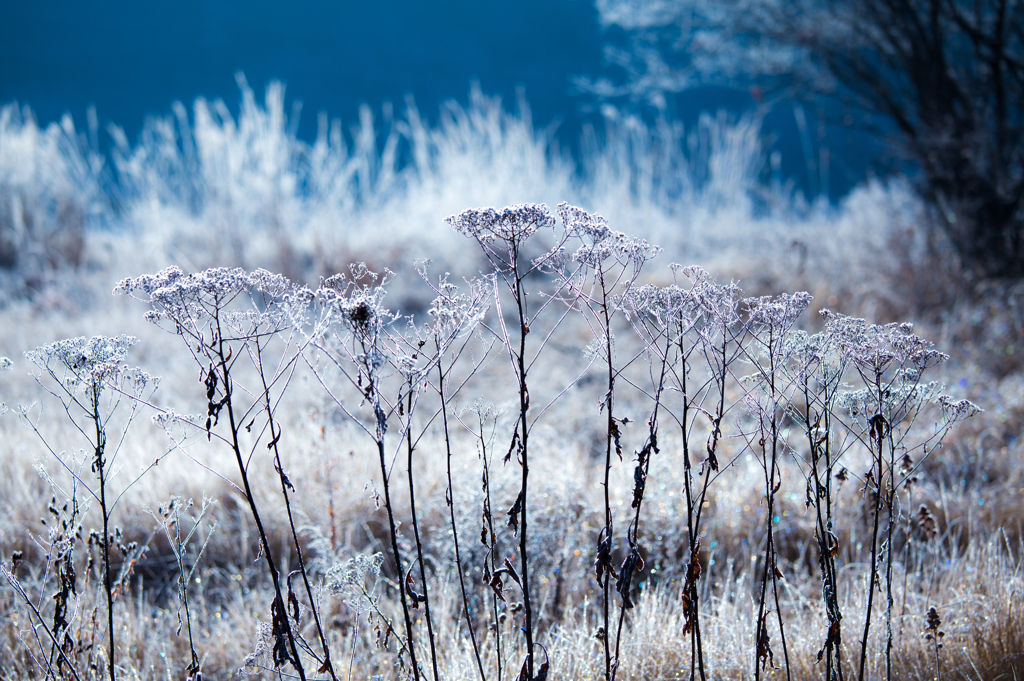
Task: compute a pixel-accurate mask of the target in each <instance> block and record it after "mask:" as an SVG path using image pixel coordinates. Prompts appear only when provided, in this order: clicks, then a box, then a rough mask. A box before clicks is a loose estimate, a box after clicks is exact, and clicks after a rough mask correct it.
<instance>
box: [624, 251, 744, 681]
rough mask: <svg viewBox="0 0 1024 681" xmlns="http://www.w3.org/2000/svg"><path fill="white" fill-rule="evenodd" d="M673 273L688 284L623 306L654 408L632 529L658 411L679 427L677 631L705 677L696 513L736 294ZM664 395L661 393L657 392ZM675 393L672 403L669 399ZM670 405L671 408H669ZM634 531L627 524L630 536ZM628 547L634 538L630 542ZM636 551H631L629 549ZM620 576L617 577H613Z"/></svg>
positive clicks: (719, 405) (638, 473)
mask: <svg viewBox="0 0 1024 681" xmlns="http://www.w3.org/2000/svg"><path fill="white" fill-rule="evenodd" d="M672 269H673V272H674V274H676V275H678V274H679V272H680V270H681V271H682V274H683V275H684V276H685V277H686V278H687V279H689V280H690V284H689V286H688V287H687V286H686V285H685V284H683V285H680V284H678V283H677V284H673V285H670V286H666V287H659V286H655V285H646V286H642V287H639V288H635V289H633V290H631V291H629V292H628V293H627V295H626V296H625V297H624V299H623V304H624V305H625V306H626V309H627V310H628V311H629V313H630V318H631V321H632V324H633V328H634V329H635V331H636V332H637V333H638V335H639V336H640V337H641V339H642V340H643V343H644V347H645V352H646V353H647V355H648V356H649V357H650V358H651V360H652V365H651V393H652V394H651V398H652V400H653V401H654V408H653V411H652V414H651V416H650V418H649V419H648V423H649V428H650V434H649V436H648V442H647V443H646V444H645V445H644V448H643V449H641V450H640V451H639V452H638V466H637V468H636V470H635V472H634V489H633V499H634V501H633V505H634V508H636V509H637V510H636V514H635V517H634V525H638V523H639V518H640V514H639V507H640V502H641V501H642V499H643V493H644V490H645V488H646V486H647V471H648V467H649V464H650V455H651V454H652V453H654V452H657V451H658V446H657V435H658V422H659V412H663V413H665V414H666V415H667V416H668V417H669V418H670V419H671V420H672V421H674V422H675V424H676V425H677V427H678V428H679V432H680V435H681V439H682V455H683V492H684V498H685V502H686V531H687V547H686V552H685V555H686V556H687V563H686V569H685V577H684V583H683V588H682V601H683V607H684V613H685V624H684V629H685V632H684V633H686V634H687V635H688V636H689V638H690V667H691V668H690V674H691V677H694V676H695V675H696V674H699V675H700V678H701V679H704V678H706V673H707V672H706V669H705V662H704V651H703V641H702V637H701V629H700V626H701V625H700V617H699V613H700V603H699V596H698V594H699V588H698V587H699V580H700V578H701V572H702V568H701V564H700V560H699V554H700V550H701V540H702V534H701V532H702V526H701V521H702V517H703V510H704V507H705V500H706V498H707V495H708V490H709V487H710V484H711V482H712V480H713V478H714V476H716V475H718V474H719V473H720V472H721V471H722V470H724V468H727V467H728V466H729V462H726V464H725V465H724V466H722V465H721V464H720V463H719V460H718V450H719V446H720V443H721V441H722V439H723V434H722V433H723V431H722V426H723V419H724V418H725V416H726V414H727V413H728V411H729V410H730V409H731V407H732V405H731V404H729V403H727V401H726V382H727V380H728V379H729V376H730V369H729V365H730V364H731V363H732V362H733V360H734V359H735V357H736V355H737V353H738V352H739V347H738V343H739V342H740V340H741V338H742V329H741V328H739V324H738V323H739V316H738V314H737V306H738V304H739V291H738V289H737V288H736V286H735V285H732V284H727V285H719V284H716V283H715V282H714V281H713V279H712V278H711V277H710V276H709V275H708V274H707V272H705V271H704V270H702V269H700V268H697V267H691V268H679V267H678V266H676V265H673V266H672ZM666 390H667V391H668V396H666V395H664V393H665V391H666ZM672 395H678V396H679V397H678V399H677V400H672V399H669V398H670V396H672ZM677 402H678V403H677ZM700 417H703V419H704V420H705V421H706V422H707V426H708V437H707V442H706V446H705V448H704V449H705V453H706V458H705V459H704V461H703V462H702V464H701V466H700V469H699V470H698V471H697V473H696V475H695V473H694V466H693V459H694V457H695V456H696V454H697V452H698V451H699V449H700V447H699V446H697V445H696V444H695V443H697V442H699V439H698V437H699V436H698V432H699V431H698V430H697V428H698V425H699V423H700ZM636 532H637V529H636V527H635V526H634V527H633V534H634V535H635V534H636ZM633 541H634V542H635V536H634V538H633ZM637 553H639V551H637ZM620 579H621V577H620Z"/></svg>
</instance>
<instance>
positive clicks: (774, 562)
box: [742, 292, 811, 679]
mask: <svg viewBox="0 0 1024 681" xmlns="http://www.w3.org/2000/svg"><path fill="white" fill-rule="evenodd" d="M810 302H811V296H810V295H809V294H807V293H804V292H800V293H795V294H788V293H783V294H780V295H777V296H764V297H760V298H750V299H747V300H746V301H745V307H746V314H747V319H746V323H745V326H746V331H747V333H748V335H749V343H748V344H747V346H746V349H745V350H744V355H745V359H746V361H747V362H749V364H750V365H751V366H752V367H753V373H752V374H750V375H748V376H746V377H745V378H744V379H743V381H742V382H743V383H744V385H745V392H744V395H743V402H744V405H745V406H746V408H747V411H748V413H749V414H750V416H751V418H752V419H753V425H752V430H750V431H749V432H748V433H747V434H746V438H747V444H748V446H749V447H750V448H751V449H752V450H753V451H754V452H755V456H756V457H757V460H758V463H760V465H761V469H762V471H763V472H764V495H765V523H766V526H765V535H766V539H765V549H764V563H763V566H762V572H761V586H760V589H759V596H758V612H757V620H756V622H755V627H756V633H755V637H754V641H755V648H756V653H755V660H757V661H759V662H760V664H758V663H757V662H755V667H754V678H755V679H759V678H760V676H761V672H762V670H767V668H768V667H774V666H775V663H774V653H773V651H772V648H771V642H770V636H769V634H768V628H767V627H768V624H767V619H768V614H769V613H768V612H767V611H766V605H767V588H768V584H769V583H770V584H771V587H772V596H773V598H774V601H775V613H776V619H777V621H778V625H779V637H780V639H781V641H782V652H783V656H784V658H785V664H786V674H787V678H789V674H790V665H789V648H788V646H787V644H786V633H785V627H784V625H783V620H782V612H781V608H780V605H779V585H778V580H779V578H780V577H781V576H782V572H781V571H780V570H779V565H778V551H777V546H776V542H775V527H774V525H775V521H774V518H775V501H776V494H777V493H778V491H779V488H780V487H781V485H782V471H781V469H780V464H781V460H782V457H783V456H784V454H786V453H787V452H788V451H789V449H790V447H791V445H790V443H789V441H788V438H787V437H786V433H785V431H784V426H785V421H786V416H785V414H786V412H787V411H788V409H789V408H790V405H791V401H792V399H793V391H794V390H795V386H794V385H793V382H792V381H791V380H788V379H787V377H786V375H785V373H784V372H783V371H782V369H783V367H784V366H785V365H786V364H787V363H788V362H789V354H790V353H791V352H792V351H793V348H792V346H791V344H790V343H788V342H787V341H788V338H787V337H788V335H789V334H790V332H791V331H792V330H793V328H794V327H795V325H796V322H797V318H798V317H800V315H801V314H803V312H804V310H806V309H807V306H808V305H809V304H810Z"/></svg>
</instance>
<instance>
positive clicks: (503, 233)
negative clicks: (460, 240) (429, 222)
mask: <svg viewBox="0 0 1024 681" xmlns="http://www.w3.org/2000/svg"><path fill="white" fill-rule="evenodd" d="M444 221H445V222H447V223H448V224H449V225H451V226H452V227H453V228H454V229H455V230H456V231H457V232H459V234H462V235H464V236H468V237H472V238H474V239H476V240H477V241H479V242H480V243H482V244H486V243H489V242H490V241H492V240H494V239H500V240H502V241H504V242H506V243H509V244H514V243H522V242H523V241H525V240H526V239H528V238H530V237H531V236H533V235H534V234H535V233H536V232H537V230H539V229H542V228H552V229H553V228H554V227H555V218H554V217H553V216H552V215H551V213H550V212H549V211H548V207H547V205H546V204H543V203H517V204H515V205H513V206H506V207H505V208H501V209H497V208H489V207H488V208H470V209H468V210H464V211H462V212H461V213H459V214H458V215H449V216H448V217H446V218H445V219H444Z"/></svg>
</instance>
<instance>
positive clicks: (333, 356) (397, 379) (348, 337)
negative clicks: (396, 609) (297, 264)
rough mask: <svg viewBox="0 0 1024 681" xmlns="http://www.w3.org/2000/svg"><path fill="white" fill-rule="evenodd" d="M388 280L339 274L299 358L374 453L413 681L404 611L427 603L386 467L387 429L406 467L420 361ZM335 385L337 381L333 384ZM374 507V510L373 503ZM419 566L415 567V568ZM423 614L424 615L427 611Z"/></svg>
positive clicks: (356, 269)
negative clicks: (395, 426)
mask: <svg viewBox="0 0 1024 681" xmlns="http://www.w3.org/2000/svg"><path fill="white" fill-rule="evenodd" d="M393 277H394V274H393V273H392V272H390V271H386V272H385V273H384V276H383V277H382V278H380V281H379V283H378V275H377V274H376V273H375V272H371V271H370V270H369V269H367V267H366V264H365V263H357V264H353V265H351V266H350V268H349V273H348V274H345V273H340V274H336V275H334V276H332V277H329V278H327V279H325V280H324V281H323V282H322V283H321V284H320V288H319V289H318V290H317V292H316V303H317V309H318V313H319V316H318V318H317V320H316V322H315V324H314V325H313V327H312V330H311V332H310V335H309V341H310V344H311V346H312V350H313V352H312V353H311V354H312V355H313V356H312V357H306V362H307V363H308V364H309V366H310V368H311V370H312V371H313V373H314V374H315V375H316V377H317V380H318V381H319V382H320V385H321V386H322V387H323V389H324V390H325V391H326V393H327V394H328V396H329V397H330V399H331V400H332V401H333V402H334V403H335V404H336V405H337V406H338V408H339V409H341V411H342V412H344V413H345V414H346V415H347V416H348V417H349V418H350V419H351V420H352V421H353V422H354V423H355V424H357V425H358V427H359V428H360V429H361V430H363V432H365V433H366V434H367V435H368V436H370V438H372V440H373V442H374V445H375V447H376V450H377V452H376V453H377V459H378V463H379V465H380V471H381V484H382V487H383V492H384V507H385V510H386V511H387V515H388V528H389V538H390V543H391V553H392V557H393V559H394V561H395V572H396V575H397V576H398V584H399V587H398V591H399V597H400V599H401V603H402V615H403V619H404V623H405V636H404V640H403V639H402V638H401V637H399V639H398V641H399V644H400V647H399V653H398V656H399V663H400V664H403V665H404V662H405V660H404V655H405V654H406V653H408V655H409V664H410V666H411V672H412V675H413V677H414V678H416V679H419V678H420V675H421V674H422V671H421V670H420V665H419V663H418V662H417V659H416V638H415V633H414V632H415V630H414V627H413V621H412V614H411V612H410V609H411V608H415V607H419V604H420V603H422V602H426V601H427V598H428V595H427V594H428V593H429V592H428V591H427V585H426V581H425V572H423V571H422V570H421V573H420V576H421V581H423V587H422V588H423V591H424V593H422V594H421V593H418V592H416V591H415V590H414V588H413V585H412V567H411V566H410V567H409V568H408V570H406V568H405V563H404V562H403V560H402V552H401V548H400V542H399V535H398V522H397V520H396V518H395V508H394V504H393V502H392V491H393V485H392V474H391V468H392V466H391V465H390V464H389V453H388V449H387V448H388V439H387V433H388V430H389V429H390V425H391V424H392V423H393V422H398V423H399V433H398V438H397V442H398V447H399V448H400V447H401V445H402V444H403V442H404V443H405V444H406V447H407V453H408V457H409V461H410V464H411V459H412V451H413V443H412V439H411V431H410V429H409V428H410V424H411V415H412V412H413V411H414V410H415V408H416V406H417V404H418V398H419V395H420V392H421V389H422V387H423V383H424V381H425V379H426V376H425V372H424V369H423V366H422V363H421V357H420V354H419V349H420V348H422V345H419V344H418V343H417V344H416V345H417V346H418V347H417V348H416V349H415V350H413V349H411V348H409V346H408V343H407V342H406V339H404V338H403V337H402V336H401V334H400V333H398V332H396V331H395V329H394V328H393V325H394V324H395V322H396V321H398V320H399V318H400V317H399V315H397V314H395V313H393V312H391V311H390V310H388V309H387V308H386V307H385V306H384V297H385V296H386V295H387V289H386V286H387V284H388V283H389V282H390V281H391V279H392V278H393ZM425 342H426V341H424V344H425ZM427 368H428V369H429V366H428V367H427ZM336 377H340V381H339V380H338V379H337V378H336ZM352 389H354V391H355V394H356V395H358V400H357V401H356V402H355V404H353V402H352V401H350V400H349V399H347V396H346V391H348V390H352ZM362 407H367V408H368V409H369V412H370V418H369V419H366V418H363V417H361V415H360V411H361V408H362ZM398 453H399V449H395V450H394V453H393V454H392V456H391V458H392V460H393V459H394V458H397V456H398ZM408 472H409V475H410V478H409V480H410V493H411V494H413V489H412V466H411V465H410V466H409V471H408ZM413 498H414V497H413ZM377 499H378V500H377V503H378V504H379V497H377ZM413 503H415V502H413ZM413 527H414V531H415V532H416V533H418V531H419V530H418V527H417V523H416V522H413ZM417 544H419V542H417ZM420 564H421V567H422V561H420ZM426 607H427V608H428V609H429V603H427V606H426ZM426 619H427V635H428V639H429V644H430V649H431V661H432V663H433V669H434V675H435V677H436V676H437V674H438V672H437V653H436V646H435V641H434V636H433V624H432V622H431V618H430V616H429V615H428V616H427V618H426ZM384 623H385V628H386V629H387V630H388V631H393V630H394V629H393V627H392V625H391V622H390V620H387V619H386V618H384ZM389 639H390V637H385V638H384V641H383V643H385V644H386V643H387V642H388V641H389Z"/></svg>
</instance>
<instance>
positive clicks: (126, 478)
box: [0, 86, 1024, 681]
mask: <svg viewBox="0 0 1024 681" xmlns="http://www.w3.org/2000/svg"><path fill="white" fill-rule="evenodd" d="M283 101H284V100H283V92H282V91H281V90H280V88H279V87H277V86H272V87H271V88H269V89H268V91H267V94H266V97H265V100H264V102H263V103H259V102H257V100H256V98H255V96H254V95H253V93H252V92H250V91H248V90H247V89H243V104H242V109H241V112H240V114H239V115H238V116H237V117H232V116H231V115H230V114H229V113H228V111H227V109H226V108H225V107H224V105H223V104H221V103H207V102H203V101H198V102H196V103H195V105H194V107H193V110H192V112H191V114H190V113H189V112H187V111H186V110H185V109H184V108H183V107H180V106H176V107H175V108H174V113H173V115H172V116H169V117H168V118H167V119H162V120H161V119H154V120H151V121H150V122H149V124H148V126H147V129H146V132H145V133H144V135H143V137H142V139H141V140H140V142H139V143H137V144H135V145H131V144H129V143H128V141H127V140H125V139H123V135H122V136H121V138H120V141H119V144H118V147H117V149H116V151H115V153H114V155H113V158H112V160H110V161H109V162H108V161H107V160H105V159H104V158H103V157H101V156H100V155H99V154H98V153H97V152H96V151H95V150H93V149H92V148H91V147H90V145H89V143H88V142H87V141H86V138H87V136H82V135H80V134H79V133H78V132H76V131H75V130H74V128H73V126H72V125H71V123H70V121H65V122H64V123H63V124H62V125H60V126H58V125H54V126H50V127H49V128H45V129H43V128H39V127H38V126H37V125H36V124H35V123H34V122H33V121H32V120H31V118H30V117H29V116H28V115H27V114H26V113H25V112H22V111H18V110H16V109H14V108H13V107H6V108H4V109H3V112H2V114H0V202H2V205H0V261H2V262H0V264H2V265H3V267H2V268H0V291H2V296H3V300H2V309H0V319H2V324H0V328H2V331H0V355H2V356H4V357H7V358H9V359H10V365H9V366H7V364H6V363H5V366H4V371H2V373H0V401H2V402H3V403H4V404H5V410H6V413H5V414H4V415H2V416H0V461H2V464H3V472H4V475H3V476H2V477H0V561H2V568H0V570H2V572H0V574H2V576H3V578H4V579H3V580H0V608H2V612H3V614H4V617H3V618H2V619H0V636H2V640H3V643H2V645H0V678H3V679H8V678H10V679H21V678H50V677H54V678H78V679H85V678H102V677H108V678H145V679H150V678H157V677H167V678H199V677H200V676H205V677H206V678H233V677H234V676H237V675H240V674H250V675H255V676H258V677H266V678H273V677H288V678H299V677H302V678H307V677H308V678H340V679H349V678H353V679H362V678H374V677H375V675H379V677H380V678H385V679H390V678H419V677H423V678H435V677H436V678H441V679H453V680H454V679H472V678H483V679H496V680H499V681H500V679H505V678H507V679H516V678H525V679H563V678H564V679H590V678H593V679H598V678H619V679H675V678H701V679H748V678H749V679H760V678H775V679H780V678H786V679H792V678H796V679H805V678H815V677H823V678H827V679H831V678H837V679H843V678H845V679H853V678H856V679H863V678H869V679H879V678H897V679H933V678H948V679H986V680H987V679H1014V678H1021V677H1022V676H1024V653H1022V652H1021V651H1024V614H1022V612H1024V610H1022V608H1021V599H1022V593H1024V575H1022V573H1021V563H1020V561H1021V550H1020V549H1021V541H1022V534H1021V520H1020V519H1021V518H1024V475H1022V473H1021V471H1022V463H1024V461H1022V451H1024V450H1022V446H1021V444H1020V443H1019V442H1018V437H1019V434H1020V431H1021V426H1022V423H1024V379H1022V374H1021V370H1020V369H1021V368H1020V361H1019V360H1018V359H1017V358H1018V357H1019V356H1020V355H1021V348H1020V347H1019V346H1020V345H1021V340H1020V336H1021V334H1024V310H1022V301H1024V298H1022V296H1021V291H1019V290H1018V289H1019V286H1018V287H1015V286H1013V285H1009V284H999V285H996V284H988V285H985V286H982V285H980V284H976V285H971V286H968V285H966V284H965V283H964V282H963V280H962V278H961V277H959V276H958V273H957V272H956V268H955V263H952V261H951V259H950V258H949V256H948V254H947V253H945V251H944V246H943V242H942V241H941V239H939V238H938V237H937V236H936V234H935V233H934V232H933V231H932V230H930V229H929V228H928V226H927V225H928V221H927V213H926V211H925V209H924V208H923V207H921V205H920V204H919V203H918V201H917V200H916V199H915V198H914V196H913V193H912V192H911V190H910V188H909V187H908V185H907V184H906V183H905V182H903V181H899V180H893V181H890V182H889V183H888V184H883V183H872V184H869V185H865V186H863V187H860V188H858V189H856V190H855V191H854V192H852V193H851V195H850V196H848V197H847V198H846V199H845V200H844V201H843V202H842V203H841V204H840V205H838V206H829V205H827V204H826V203H825V202H822V201H818V202H810V203H809V202H807V201H805V200H804V199H803V198H802V197H800V196H799V195H797V194H795V193H794V192H793V190H792V188H791V187H786V186H771V185H766V184H765V183H764V182H762V181H761V177H762V176H763V174H764V173H763V165H764V159H763V154H762V150H761V147H760V145H759V142H758V139H759V138H758V125H757V122H756V121H753V120H747V119H743V120H727V119H726V118H725V117H718V118H714V117H706V118H704V119H702V120H701V121H700V123H699V124H698V125H697V126H696V127H695V128H694V129H693V130H683V129H682V128H681V127H680V126H677V125H674V124H671V123H668V122H662V123H660V124H655V125H647V124H645V123H643V122H641V121H639V120H637V119H633V118H629V117H627V116H623V115H621V114H615V113H613V112H608V114H607V115H606V118H605V124H606V127H605V129H604V130H600V131H593V132H592V133H588V136H587V137H586V138H585V140H584V143H583V144H582V151H581V152H580V154H579V156H578V157H572V156H570V155H567V154H565V153H563V152H561V151H559V150H558V148H557V147H556V146H554V145H553V144H552V143H551V142H550V140H549V139H548V138H547V137H546V136H545V135H544V134H543V133H542V132H538V131H537V130H536V129H535V128H534V125H533V122H532V121H531V119H530V117H529V112H528V109H527V108H526V107H525V104H522V103H520V104H519V106H518V109H517V110H516V112H515V113H509V112H508V111H507V110H506V109H505V108H503V106H502V104H501V103H500V102H497V101H494V100H491V99H488V98H487V97H485V96H484V95H482V94H480V93H479V92H474V93H473V94H472V96H471V104H470V105H469V106H468V107H465V108H462V107H458V106H456V105H454V104H453V105H451V106H450V107H449V108H448V109H446V110H445V111H444V112H443V115H442V116H441V119H440V122H439V124H438V125H437V126H434V127H430V126H427V125H426V124H424V123H422V121H421V119H420V118H419V116H418V114H417V112H416V111H415V109H414V108H413V107H412V106H411V104H410V106H409V108H407V110H406V111H405V112H404V113H403V114H402V115H401V116H399V117H390V118H385V120H384V124H383V127H382V126H380V125H377V126H376V127H375V124H374V121H373V115H372V113H371V112H370V110H369V109H367V110H366V111H364V115H363V117H362V119H361V120H360V121H359V124H358V125H356V126H354V127H353V128H351V129H350V130H345V129H344V128H343V127H342V125H341V123H339V122H331V121H329V120H327V119H326V118H324V119H323V121H322V122H321V134H320V136H319V137H318V138H317V141H316V142H314V143H312V144H309V143H305V142H303V141H301V140H298V139H297V138H296V137H295V136H294V134H293V133H292V132H290V128H289V125H288V119H287V116H286V115H285V114H284V112H283ZM112 134H114V137H115V139H118V133H117V131H116V130H113V131H112ZM562 201H567V202H568V203H569V204H572V205H568V204H566V205H559V204H560V203H561V202H562ZM529 202H535V203H529ZM487 205H492V206H496V207H497V208H498V209H497V210H493V211H486V210H478V209H477V207H480V206H487ZM503 206H508V208H506V209H502V208H501V207H503ZM573 206H582V207H584V208H585V209H586V210H581V209H575V208H573ZM467 209H472V210H467ZM598 214H600V215H603V216H604V217H605V218H607V221H605V220H603V219H601V218H599V217H598ZM446 219H447V220H446ZM618 230H620V231H621V232H622V233H620V231H618ZM654 244H657V246H658V247H657V248H656V247H655V246H654ZM427 259H429V260H431V261H432V262H430V263H427V262H424V261H425V260H427ZM361 263H363V264H362V265H361ZM673 263H679V264H680V265H683V266H686V267H685V268H680V267H679V266H676V265H674V264H673ZM167 268H177V269H167ZM208 268H223V269H213V270H211V269H208ZM228 268H237V269H228ZM261 268H262V269H261ZM701 268H703V269H701ZM271 273H274V274H271ZM277 273H280V274H277ZM339 273H340V274H343V275H344V276H343V277H340V276H337V275H338V274H339ZM371 273H372V274H371ZM285 277H286V278H285ZM115 289H117V290H116V291H115V293H117V294H118V295H113V296H112V295H110V292H111V291H112V290H115ZM802 291H806V292H807V294H806V295H805V294H802V293H800V292H802ZM823 310H827V311H828V312H826V313H825V314H822V311H823ZM865 320H866V321H865ZM906 322H912V323H913V324H914V326H913V328H910V327H907V326H901V324H903V323H906ZM121 334H127V335H128V336H131V337H132V339H128V338H122V337H121ZM96 336H103V337H104V338H103V339H98V340H91V339H94V337H96ZM63 339H79V340H74V341H68V342H64V343H59V342H60V341H62V340H63ZM933 344H934V345H933ZM26 353H28V354H26ZM136 368H137V369H136ZM155 377H159V380H157V379H156V378H155ZM968 400H969V401H970V402H968ZM399 565H400V566H401V567H399ZM531 652H532V655H531V654H529V653H531Z"/></svg>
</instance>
